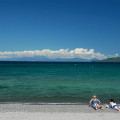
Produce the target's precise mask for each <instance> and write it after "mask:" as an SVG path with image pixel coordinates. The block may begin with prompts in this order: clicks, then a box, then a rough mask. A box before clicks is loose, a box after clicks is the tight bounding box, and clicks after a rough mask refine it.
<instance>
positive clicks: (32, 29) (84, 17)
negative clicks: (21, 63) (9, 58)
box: [0, 0, 120, 56]
mask: <svg viewBox="0 0 120 120" xmlns="http://www.w3.org/2000/svg"><path fill="white" fill-rule="evenodd" d="M119 46H120V1H119V0H0V51H1V52H2V54H3V52H5V51H12V52H14V51H25V50H26V51H35V50H41V51H42V50H43V49H50V50H51V51H56V50H59V49H64V50H65V49H68V48H69V50H75V49H76V48H83V49H88V51H89V50H90V49H94V50H95V53H97V52H98V53H101V54H104V55H105V56H108V55H114V54H116V53H117V54H120V47H119Z"/></svg>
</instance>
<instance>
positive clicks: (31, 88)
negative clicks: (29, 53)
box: [0, 62, 120, 103]
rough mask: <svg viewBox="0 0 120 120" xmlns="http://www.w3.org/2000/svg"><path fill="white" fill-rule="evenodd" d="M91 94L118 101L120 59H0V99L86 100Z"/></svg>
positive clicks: (37, 100)
mask: <svg viewBox="0 0 120 120" xmlns="http://www.w3.org/2000/svg"><path fill="white" fill-rule="evenodd" d="M94 94H95V95H97V97H98V98H99V99H100V100H101V101H102V102H103V103H105V102H108V101H109V99H110V98H113V99H115V100H116V101H117V102H119V101H120V63H78V62H76V63H75V62H72V63H70V62H68V63H67V62H60V63H59V62H0V102H35V103H88V101H89V100H90V99H91V96H93V95H94ZM119 103H120V102H119Z"/></svg>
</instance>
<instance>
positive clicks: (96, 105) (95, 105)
mask: <svg viewBox="0 0 120 120" xmlns="http://www.w3.org/2000/svg"><path fill="white" fill-rule="evenodd" d="M100 103H101V102H100V100H98V99H97V98H96V96H95V95H94V96H93V98H92V99H91V100H90V102H89V104H90V105H92V107H93V108H94V109H95V110H97V109H101V110H103V106H100Z"/></svg>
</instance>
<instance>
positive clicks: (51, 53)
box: [0, 48, 107, 60]
mask: <svg viewBox="0 0 120 120" xmlns="http://www.w3.org/2000/svg"><path fill="white" fill-rule="evenodd" d="M36 56H37V57H41V56H44V57H47V58H49V59H56V58H63V59H71V58H82V59H86V60H90V59H99V60H101V59H106V58H107V57H106V56H105V55H104V54H101V53H98V52H97V53H95V51H94V49H90V50H88V49H84V48H76V49H74V50H69V49H60V50H50V49H43V50H35V51H14V52H11V51H5V52H0V59H5V58H24V57H36Z"/></svg>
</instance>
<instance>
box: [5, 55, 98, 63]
mask: <svg viewBox="0 0 120 120" xmlns="http://www.w3.org/2000/svg"><path fill="white" fill-rule="evenodd" d="M96 60H97V59H90V60H87V59H82V58H69V59H68V58H67V59H65V58H63V59H62V58H55V59H50V58H47V57H44V56H39V57H38V56H34V57H22V58H11V59H10V58H9V59H4V61H45V62H46V61H47V62H49V61H53V62H91V61H96Z"/></svg>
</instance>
